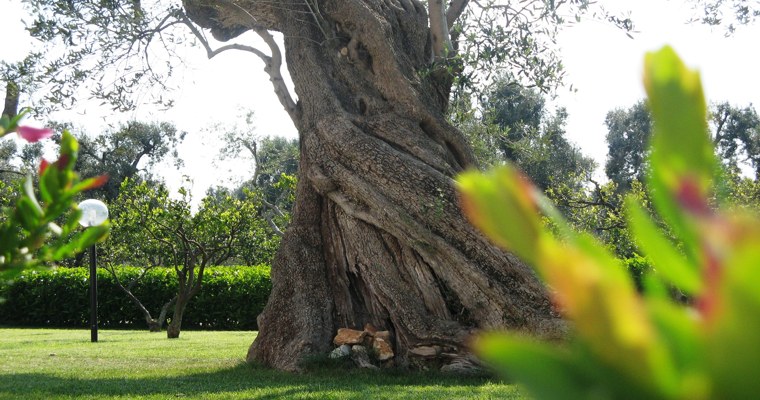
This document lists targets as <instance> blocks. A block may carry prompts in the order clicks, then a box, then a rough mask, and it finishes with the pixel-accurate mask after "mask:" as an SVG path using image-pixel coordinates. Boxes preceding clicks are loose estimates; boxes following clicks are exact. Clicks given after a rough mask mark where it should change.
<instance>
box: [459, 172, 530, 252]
mask: <svg viewBox="0 0 760 400" xmlns="http://www.w3.org/2000/svg"><path fill="white" fill-rule="evenodd" d="M457 184H458V186H459V190H460V192H461V193H462V208H463V209H464V212H465V213H466V214H467V216H468V217H469V218H470V220H471V221H472V222H473V224H474V225H475V226H477V227H478V228H480V229H481V230H482V231H483V232H484V233H485V234H486V235H487V236H488V237H489V238H491V240H494V241H495V242H496V244H498V245H500V246H502V247H505V248H508V249H510V250H511V251H514V252H515V253H516V254H517V255H518V256H519V257H520V258H522V259H523V260H525V261H527V262H529V263H531V264H535V262H536V255H537V253H538V247H537V243H538V238H539V235H540V233H541V230H542V228H541V220H540V218H539V217H538V215H537V213H536V211H537V206H536V202H535V197H534V192H535V191H536V189H535V187H534V186H533V185H532V184H531V183H530V182H528V181H527V180H526V179H525V178H524V177H523V176H522V175H521V174H520V173H519V172H518V171H517V170H516V169H515V168H514V167H512V166H504V167H500V168H497V169H494V170H493V171H491V172H490V173H489V174H481V173H478V172H476V171H471V172H465V173H463V174H461V175H460V176H459V177H458V178H457ZM504 221H509V222H508V223H504Z"/></svg>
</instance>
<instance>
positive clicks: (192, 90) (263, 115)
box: [0, 0, 760, 201]
mask: <svg viewBox="0 0 760 400" xmlns="http://www.w3.org/2000/svg"><path fill="white" fill-rule="evenodd" d="M609 3H610V4H613V5H614V4H618V3H622V5H618V6H617V7H621V8H624V9H626V10H630V11H631V18H632V19H633V21H634V23H635V25H636V30H637V31H638V33H635V34H634V38H633V39H630V38H628V37H627V36H626V35H625V34H624V33H623V32H622V31H620V30H618V29H617V28H614V27H612V26H610V24H608V23H605V22H600V21H594V20H591V19H584V20H583V21H582V22H581V23H579V24H576V25H575V26H572V27H568V28H566V29H564V30H563V32H562V33H561V34H560V37H559V39H558V43H559V45H560V47H561V55H562V59H563V63H564V65H565V68H566V71H567V80H566V83H567V84H568V86H569V85H570V84H572V85H573V87H574V88H575V89H576V91H575V92H570V91H569V90H565V89H561V90H559V97H558V99H557V100H556V104H557V105H560V106H565V107H566V108H567V110H568V113H569V120H568V126H567V132H568V136H569V138H570V139H571V140H573V141H574V142H576V143H577V144H579V145H580V146H581V147H582V148H583V150H584V152H585V153H587V154H589V155H591V156H593V157H594V158H595V159H596V160H597V162H598V163H599V164H600V165H601V166H603V164H604V158H605V156H606V142H605V140H604V136H605V134H606V127H605V126H604V117H605V116H606V114H607V112H608V111H610V110H612V109H614V108H620V107H626V108H627V107H629V106H631V105H633V103H635V102H636V101H637V100H639V99H641V98H643V97H644V91H643V88H642V85H641V66H642V60H643V55H644V53H645V52H647V51H651V50H655V49H657V48H659V47H661V46H662V45H664V44H670V45H672V46H673V47H674V48H675V49H676V51H677V52H678V53H679V54H680V55H681V57H682V58H683V59H684V60H685V62H686V63H687V64H688V65H689V66H691V67H696V68H698V69H700V70H701V72H702V77H703V83H704V85H705V92H706V95H707V98H708V101H710V102H719V101H730V102H732V103H734V104H736V105H739V106H746V105H748V104H749V103H753V104H755V105H757V104H760V73H758V71H760V55H758V54H757V48H758V47H757V41H758V38H760V23H758V24H755V25H754V26H748V27H742V28H740V29H739V31H738V32H737V33H735V34H734V35H733V36H731V37H729V38H726V37H724V35H723V33H724V30H723V28H720V27H719V28H709V27H706V26H703V25H700V24H686V21H687V20H688V19H689V17H691V16H693V12H692V11H691V9H690V8H689V6H688V5H685V4H684V1H683V0H670V1H664V0H637V1H627V2H614V1H613V2H609ZM20 18H21V7H20V4H19V2H18V1H17V0H0V37H2V38H8V37H15V38H19V40H17V41H14V43H8V41H7V40H4V42H3V48H2V50H1V51H0V59H4V60H9V61H13V60H17V59H20V58H23V56H24V55H25V53H26V51H27V49H28V47H29V46H30V44H29V40H27V39H24V31H23V24H22V23H21V21H20ZM241 39H244V40H252V36H247V37H246V36H244V37H241ZM9 45H10V46H9ZM191 58H192V59H191V60H190V62H189V63H190V65H191V67H190V68H189V69H188V70H186V71H185V72H184V77H185V81H184V84H182V85H181V88H180V89H179V90H178V91H177V92H176V93H174V94H173V95H174V98H175V99H176V105H175V107H174V108H173V109H171V110H169V111H166V112H155V111H154V112H146V111H145V108H143V109H141V110H140V111H138V112H135V113H131V114H128V115H121V116H114V115H113V113H112V112H110V111H109V110H103V109H97V108H96V107H92V106H90V105H83V106H82V107H80V108H78V109H77V110H75V111H68V112H65V113H60V114H58V115H56V117H57V118H58V119H62V120H76V121H83V122H84V123H85V126H86V128H87V129H88V130H89V133H92V129H98V128H97V127H98V126H105V125H107V124H109V123H113V122H114V121H115V120H125V119H128V118H138V119H141V120H144V119H146V118H149V119H154V120H169V121H172V122H174V123H175V125H176V126H177V127H178V129H181V130H185V131H188V133H189V134H188V137H187V139H186V140H185V143H184V144H183V146H182V147H181V148H180V149H179V150H180V156H181V157H182V158H183V159H184V160H185V164H186V165H185V167H184V169H183V170H180V171H178V170H176V169H175V168H173V167H172V168H170V167H167V168H166V169H165V171H163V174H164V176H165V177H166V179H167V182H168V183H169V184H170V187H172V188H175V189H176V188H178V187H179V186H180V185H185V186H187V185H188V182H185V181H183V179H182V176H183V175H185V176H189V177H190V178H191V181H192V183H191V188H192V189H193V193H194V194H195V197H196V201H197V200H199V198H200V197H202V195H203V193H204V192H205V190H206V188H207V187H208V186H209V185H212V184H214V183H226V181H228V180H230V179H232V180H233V181H236V180H240V179H242V178H244V177H247V176H250V174H251V173H252V166H246V165H245V164H241V163H224V162H221V163H219V162H217V163H215V162H214V159H215V158H216V149H217V147H218V146H217V145H216V143H215V140H214V138H215V135H213V132H203V131H202V130H203V128H207V127H209V126H211V125H213V124H214V123H217V122H220V121H236V120H239V118H238V116H239V115H240V111H239V110H240V109H241V108H244V109H253V110H254V111H255V113H256V126H257V129H256V132H257V133H258V134H260V135H262V136H266V135H281V136H287V137H296V136H297V133H296V131H295V129H294V127H293V126H292V123H291V122H290V120H289V118H288V116H287V114H286V113H285V112H284V111H283V110H282V108H281V106H280V105H279V102H278V101H277V98H276V97H275V95H274V93H273V91H272V89H271V85H270V83H269V79H268V76H267V75H266V74H265V73H264V72H263V65H262V63H261V62H260V61H259V60H258V59H257V58H256V57H254V56H253V55H251V54H246V53H240V52H227V53H223V54H221V55H219V56H217V57H216V58H214V59H212V60H207V59H206V58H205V54H203V51H202V50H200V49H198V51H197V55H194V57H191ZM284 72H286V71H284Z"/></svg>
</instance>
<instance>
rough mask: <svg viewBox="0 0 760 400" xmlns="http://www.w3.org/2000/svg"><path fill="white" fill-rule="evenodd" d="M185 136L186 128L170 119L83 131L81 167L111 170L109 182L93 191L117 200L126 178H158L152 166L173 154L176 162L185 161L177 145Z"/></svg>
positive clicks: (87, 170)
mask: <svg viewBox="0 0 760 400" xmlns="http://www.w3.org/2000/svg"><path fill="white" fill-rule="evenodd" d="M184 138H185V132H178V131H177V129H176V128H175V127H174V125H173V124H171V123H168V122H152V123H146V122H139V121H130V122H127V123H126V124H123V125H121V126H120V127H119V128H117V129H116V130H114V131H113V132H106V133H104V134H101V135H90V134H80V135H79V143H80V148H79V162H78V163H77V170H79V171H80V172H81V173H83V174H92V173H94V172H96V171H99V172H100V173H101V174H103V173H104V174H108V176H109V177H110V179H109V181H108V183H107V184H106V185H104V186H103V187H101V188H100V189H98V190H96V191H94V192H93V193H92V194H91V195H93V196H98V197H101V198H102V199H104V200H107V201H113V200H116V198H117V197H118V195H119V188H120V187H121V184H122V182H124V181H125V180H126V179H132V180H147V181H150V180H155V179H156V177H155V175H154V171H153V170H152V167H154V166H155V165H156V164H158V163H160V162H162V161H165V160H166V161H168V160H167V158H169V157H171V158H172V159H173V161H174V164H175V165H181V163H182V160H181V159H180V158H179V155H178V154H177V145H179V144H180V143H181V142H182V140H183V139H184Z"/></svg>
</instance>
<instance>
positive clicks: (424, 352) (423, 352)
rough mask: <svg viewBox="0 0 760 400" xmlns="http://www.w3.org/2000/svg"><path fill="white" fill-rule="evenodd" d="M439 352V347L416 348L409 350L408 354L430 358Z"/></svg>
mask: <svg viewBox="0 0 760 400" xmlns="http://www.w3.org/2000/svg"><path fill="white" fill-rule="evenodd" d="M440 352H441V348H440V347H439V346H417V347H415V348H413V349H410V350H409V353H411V354H413V355H415V356H419V357H425V358H432V357H435V356H437V355H438V354H439V353H440Z"/></svg>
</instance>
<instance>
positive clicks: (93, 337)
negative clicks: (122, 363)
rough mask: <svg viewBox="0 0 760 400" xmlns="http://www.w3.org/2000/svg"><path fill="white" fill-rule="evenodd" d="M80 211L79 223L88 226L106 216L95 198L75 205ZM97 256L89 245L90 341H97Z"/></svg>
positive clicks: (105, 209)
mask: <svg viewBox="0 0 760 400" xmlns="http://www.w3.org/2000/svg"><path fill="white" fill-rule="evenodd" d="M77 207H78V208H79V210H81V211H82V216H81V217H80V218H79V224H80V225H82V226H84V227H88V226H97V225H100V224H102V223H103V222H105V220H106V219H107V218H108V207H106V205H105V204H104V203H103V202H102V201H100V200H95V199H88V200H85V201H83V202H81V203H79V205H77ZM96 262H97V256H96V254H95V245H94V244H93V245H92V246H91V247H90V341H91V342H97V341H98V274H97V272H98V271H97V269H96Z"/></svg>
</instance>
